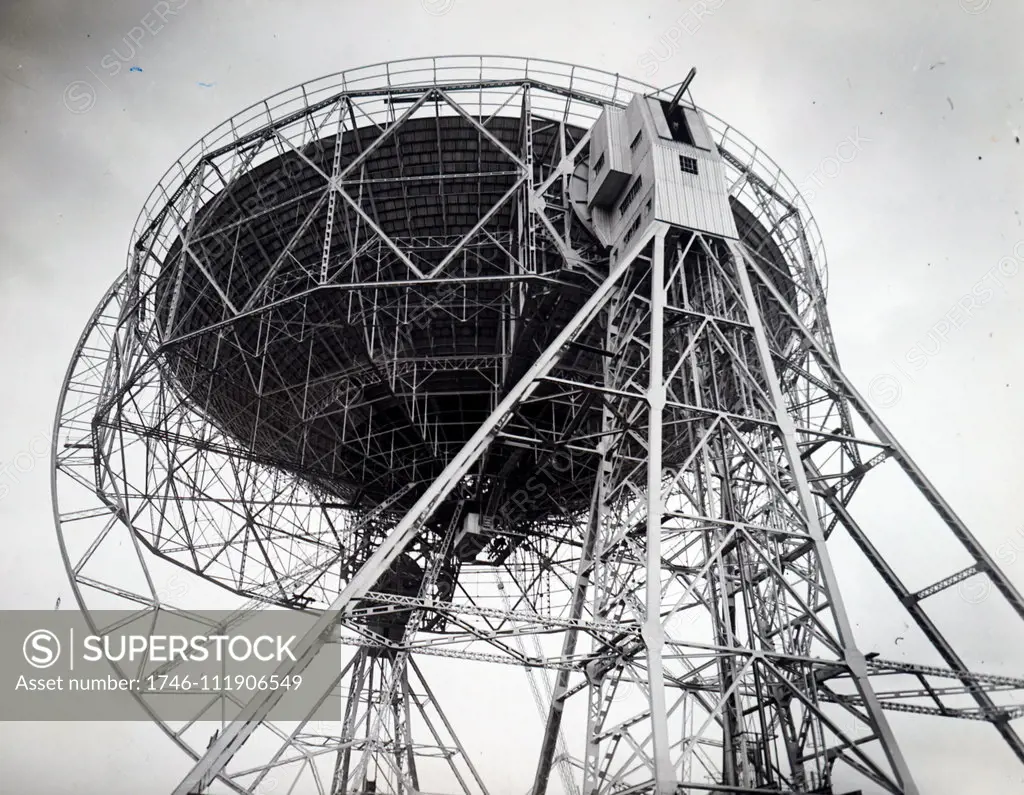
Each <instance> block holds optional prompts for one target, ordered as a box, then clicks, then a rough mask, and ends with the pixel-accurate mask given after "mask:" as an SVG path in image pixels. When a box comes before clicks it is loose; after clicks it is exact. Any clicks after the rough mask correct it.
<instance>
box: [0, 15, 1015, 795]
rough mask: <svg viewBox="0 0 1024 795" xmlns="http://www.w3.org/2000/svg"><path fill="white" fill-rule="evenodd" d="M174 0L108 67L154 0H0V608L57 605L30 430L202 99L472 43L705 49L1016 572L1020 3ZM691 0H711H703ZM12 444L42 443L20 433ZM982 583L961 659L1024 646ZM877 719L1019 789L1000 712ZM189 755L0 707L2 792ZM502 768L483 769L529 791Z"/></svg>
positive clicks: (245, 96) (951, 605) (883, 391)
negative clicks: (996, 718)
mask: <svg viewBox="0 0 1024 795" xmlns="http://www.w3.org/2000/svg"><path fill="white" fill-rule="evenodd" d="M169 5H170V7H171V8H177V9H178V13H177V14H176V15H174V16H168V17H167V21H166V24H164V25H163V26H162V28H161V29H159V30H158V31H157V32H156V33H155V34H154V33H150V32H147V33H146V34H145V36H144V37H143V38H142V39H141V40H140V41H139V42H138V44H136V45H135V50H136V53H135V56H134V57H133V58H131V59H130V60H129V61H127V63H130V64H131V65H136V66H138V67H140V68H141V69H142V71H141V72H137V71H128V69H127V68H123V69H121V70H120V72H119V73H118V74H117V75H116V76H110V70H109V69H105V68H104V66H103V65H102V63H103V61H104V58H105V57H109V56H110V55H111V53H112V52H114V51H115V50H116V51H117V52H118V53H120V54H121V55H122V56H127V54H128V53H129V52H130V50H129V47H130V43H131V41H130V39H127V37H128V33H129V31H130V30H132V29H133V28H136V27H137V26H139V24H140V20H142V19H143V17H145V16H146V15H147V13H149V12H150V11H151V9H152V8H153V6H154V3H153V2H150V1H149V0H142V1H140V0H89V1H88V2H82V1H81V0H31V1H30V0H0V219H2V220H0V373H2V374H3V379H4V381H3V384H4V388H3V390H2V392H0V417H2V420H0V462H2V463H3V464H5V465H7V466H6V468H5V469H3V470H2V471H0V495H3V496H2V498H0V531H2V532H3V534H4V541H5V545H4V550H3V552H2V553H0V608H3V609H16V608H50V607H52V606H53V604H54V602H55V600H56V599H57V597H58V596H63V599H64V607H65V608H68V607H73V605H72V604H71V603H73V598H72V596H71V593H70V589H69V587H68V585H67V574H66V572H65V570H64V567H63V565H62V563H61V559H60V554H59V551H58V546H57V542H56V538H55V533H54V528H53V520H52V513H51V503H50V496H49V461H48V451H47V452H46V453H44V454H42V455H39V454H38V451H42V450H43V448H44V444H43V441H42V440H45V439H46V438H47V437H48V435H49V431H50V427H51V425H52V422H53V413H54V409H55V405H56V401H57V396H58V389H59V385H60V382H61V379H62V378H63V375H64V372H65V368H66V367H67V364H68V361H69V358H70V355H71V353H72V351H73V349H74V345H75V342H76V340H77V337H78V335H79V334H80V332H81V330H82V327H83V325H84V323H85V321H86V320H87V319H88V316H89V314H90V312H91V311H92V309H93V307H94V306H95V304H96V302H97V301H98V299H99V298H100V297H101V296H102V294H103V292H104V290H105V289H106V288H107V286H108V285H109V284H110V282H111V281H112V280H113V278H114V277H115V276H116V275H117V273H118V271H119V269H121V268H122V267H123V265H124V261H125V253H126V247H127V243H128V239H129V235H130V232H131V229H132V227H133V225H134V223H135V220H136V216H137V215H138V212H139V210H140V209H141V207H142V204H143V202H144V200H145V198H146V196H147V195H148V194H149V192H150V190H151V189H152V187H153V186H154V184H155V183H156V181H157V180H158V179H159V178H160V176H161V175H162V174H163V173H164V171H165V170H166V169H167V168H168V166H170V165H171V164H172V163H173V162H174V161H175V160H176V159H177V157H178V156H179V155H180V154H181V153H182V152H183V151H184V150H186V149H187V148H188V147H189V146H190V145H191V144H192V143H193V142H194V141H195V140H196V139H198V138H199V137H200V136H201V135H202V134H203V133H205V132H206V131H207V130H209V129H210V128H212V127H213V126H215V125H216V124H218V123H219V122H221V121H223V120H224V119H226V118H228V117H229V116H231V115H232V114H234V113H236V112H237V111H239V110H241V109H243V108H244V107H246V106H247V105H249V104H251V103H252V102H255V101H257V100H259V99H260V98H262V97H264V96H266V95H268V94H271V93H274V92H276V91H279V90H281V89H284V88H287V87H289V86H291V85H294V84H297V83H300V82H304V81H307V80H310V79H312V78H315V77H318V76H320V75H323V74H327V73H330V72H336V71H339V70H342V69H346V68H350V67H356V66H360V65H363V64H368V63H375V62H379V61H384V60H390V59H399V58H406V57H411V56H422V55H442V54H454V53H481V52H482V53H498V54H509V55H526V56H535V57H545V58H551V59H555V60H560V61H567V62H573V63H579V64H583V65H588V66H592V67H596V68H601V69H606V70H609V71H612V72H620V73H622V74H624V75H628V76H630V77H635V78H638V79H641V80H646V81H648V82H651V83H653V84H656V85H669V84H672V83H675V82H678V81H679V80H681V79H682V78H683V76H684V75H685V74H686V71H687V70H688V69H689V68H690V67H691V66H696V67H697V69H698V76H697V79H696V81H695V83H694V85H693V95H694V97H695V99H696V100H697V102H698V103H699V104H700V105H702V106H704V107H706V108H707V109H709V110H711V111H712V112H714V113H715V114H716V115H718V116H720V117H722V118H724V119H726V120H728V121H729V122H730V123H732V124H733V125H735V126H736V127H738V128H739V129H740V130H742V131H743V132H744V133H746V134H747V135H748V136H749V137H750V138H751V139H753V140H754V141H756V142H757V143H758V144H759V145H760V146H761V147H762V148H763V149H764V150H765V151H767V152H768V153H769V154H770V155H771V156H772V157H773V158H774V159H775V160H776V162H778V163H779V164H780V165H781V166H782V167H783V168H784V169H785V170H786V171H787V173H788V174H789V175H790V177H791V178H792V179H793V181H794V182H795V183H796V184H798V185H803V186H805V187H807V188H808V189H809V190H810V192H812V193H813V198H811V199H810V204H811V206H812V208H813V210H814V213H815V217H816V219H817V221H818V224H819V226H820V228H821V232H822V235H823V237H824V241H825V246H826V251H827V253H828V265H829V274H830V276H829V282H830V287H829V301H828V308H829V313H830V316H831V318H832V324H833V328H834V331H835V336H836V340H837V344H838V346H839V352H840V356H841V359H842V362H843V364H844V367H845V369H846V370H847V372H848V373H849V374H850V375H851V376H852V377H853V379H854V381H855V382H856V383H857V384H859V385H860V386H861V387H862V388H863V389H864V391H865V392H867V393H869V394H871V395H872V397H873V399H874V402H875V404H876V408H877V409H878V411H879V412H880V413H881V415H882V417H883V419H884V420H885V421H886V422H887V423H889V425H890V426H891V428H892V429H893V430H894V431H895V432H896V433H897V434H898V436H899V437H900V439H901V441H902V442H903V444H904V445H905V446H906V447H907V448H908V449H909V450H910V452H911V453H912V454H913V455H914V456H915V458H916V459H917V461H918V462H919V463H920V464H921V465H922V466H923V467H924V469H925V471H926V472H927V473H928V475H929V476H930V477H931V478H932V480H933V481H934V482H935V483H936V484H937V485H938V487H939V488H940V489H941V490H942V491H943V493H944V495H945V496H946V498H947V499H948V500H949V501H950V502H951V503H952V504H953V506H954V507H955V508H956V509H957V510H958V511H959V512H960V514H961V516H962V517H963V518H964V519H965V520H966V521H967V522H968V524H969V526H970V527H971V528H972V529H973V531H974V532H975V533H976V535H977V536H978V537H979V538H980V539H981V540H982V541H983V543H985V545H986V546H987V547H988V548H989V550H990V551H992V552H993V554H996V556H997V559H998V560H999V561H1000V562H1001V563H1003V564H1004V565H1005V569H1006V572H1007V573H1008V575H1009V576H1010V577H1011V578H1012V579H1013V580H1014V581H1015V582H1016V583H1017V584H1018V586H1024V512H1022V511H1021V508H1020V499H1019V492H1020V487H1021V483H1020V473H1021V463H1022V462H1021V450H1022V449H1024V419H1022V413H1021V411H1020V398H1021V395H1022V392H1024V347H1022V346H1021V345H1020V339H1021V333H1022V331H1024V312H1022V308H1024V277H1020V276H1019V275H1016V274H1017V271H1018V270H1019V266H1020V265H1021V263H1024V225H1022V223H1024V221H1022V213H1024V196H1022V192H1024V146H1022V145H1021V143H1020V139H1019V136H1020V135H1021V127H1022V126H1024V49H1022V47H1021V44H1020V34H1021V31H1022V30H1024V3H1020V2H1019V0H900V1H899V2H892V1H891V0H888V1H883V0H871V1H868V0H860V1H859V2H854V1H853V0H849V1H848V2H845V3H840V2H837V1H836V0H786V1H785V2H781V1H776V2H765V0H705V2H704V3H698V4H695V5H691V4H690V3H689V0H679V2H661V1H659V2H648V3H644V2H629V3H627V2H616V3H612V2H604V1H603V0H586V1H585V2H584V1H583V0H580V1H578V2H577V1H575V0H517V1H516V2H514V3H498V2H485V0H401V1H399V0H373V2H361V3H355V2H350V0H328V1H327V2H313V1H312V0H308V1H299V0H296V1H294V2H289V3H284V2H279V3H271V2H268V1H265V0H250V1H249V2H243V1H242V0H217V2H211V1H208V0H188V2H185V0H169ZM701 6H706V7H710V8H712V9H714V12H713V13H710V14H706V15H705V16H703V17H702V18H699V19H698V16H697V14H696V13H695V9H696V8H698V7H701ZM149 19H152V16H151V17H149ZM107 63H110V62H109V61H107ZM96 75H98V76H99V77H101V78H103V80H102V81H100V80H99V79H98V78H97V77H96ZM82 81H84V83H89V84H90V85H91V88H92V90H93V91H94V92H95V94H94V97H92V98H90V99H89V100H88V104H91V107H90V108H89V109H88V111H87V112H80V113H74V112H71V110H69V106H70V107H71V109H72V110H82V109H83V105H82V103H83V102H86V100H83V99H82V96H83V93H82V92H83V91H88V89H87V88H85V87H84V84H83V82H82ZM72 84H74V85H72ZM200 84H208V85H200ZM69 85H71V86H72V87H71V88H68V87H69ZM93 100H94V101H93ZM847 140H855V141H857V143H858V147H857V149H856V152H857V154H856V156H855V157H852V158H850V157H844V159H845V160H846V161H847V162H845V163H843V164H841V168H838V169H837V168H835V167H834V166H833V165H832V164H833V163H835V162H838V161H834V160H830V158H834V157H835V156H836V153H837V150H838V147H840V145H841V144H842V143H843V142H844V141H847ZM849 151H851V150H850V148H849V146H847V148H846V149H844V150H843V153H844V154H846V153H848V152H849ZM979 285H985V286H988V287H990V288H991V295H990V297H989V298H988V299H987V300H986V301H985V302H984V304H983V305H977V304H976V305H975V306H974V308H973V309H970V310H969V311H967V312H963V311H961V312H959V313H958V312H953V313H952V314H950V315H948V318H947V320H946V321H943V317H944V316H947V314H948V313H949V311H950V309H951V308H952V307H954V306H956V304H957V302H958V301H960V299H961V298H962V297H963V296H964V295H966V294H969V293H971V292H972V290H974V291H975V295H977V294H978V292H977V291H978V289H979V287H978V286H979ZM965 305H967V304H965ZM915 368H916V369H915ZM26 451H29V455H30V456H31V457H32V458H33V459H34V461H35V463H34V465H28V464H27V462H28V461H29V460H30V459H29V458H26V456H25V455H21V456H20V457H19V454H23V453H25V452H26ZM33 451H36V452H33ZM16 459H17V460H19V461H20V462H21V464H20V466H19V467H17V468H14V467H13V466H11V464H12V462H13V461H15V460H16ZM19 470H23V471H19ZM857 504H860V505H862V510H863V511H864V513H865V515H867V516H869V517H871V518H872V519H873V520H875V521H876V522H882V523H883V524H884V526H886V527H888V528H889V529H890V530H891V532H892V536H893V539H894V541H893V543H894V544H895V545H896V546H902V548H903V550H904V551H907V550H910V551H911V552H912V554H916V555H919V556H920V557H921V559H922V561H927V560H928V558H929V556H931V555H932V554H933V552H932V549H933V546H932V542H931V541H930V540H929V538H928V537H927V536H924V535H923V534H922V533H923V531H922V530H921V527H919V526H918V525H917V523H916V522H915V520H914V519H913V517H912V516H911V515H910V514H909V513H908V510H909V509H907V508H906V507H905V506H904V505H903V504H902V503H901V502H899V501H898V500H895V499H891V498H889V499H879V500H877V501H876V502H875V503H874V504H866V503H857ZM849 551H850V546H849V544H847V545H845V546H843V545H842V542H838V544H837V547H836V551H834V553H833V554H835V555H836V557H837V568H838V569H839V576H840V580H841V582H842V583H843V584H844V586H846V588H845V591H846V593H847V594H848V597H847V603H848V606H849V608H850V612H851V614H852V618H853V620H854V621H855V622H856V624H857V632H858V640H859V642H860V646H861V648H862V649H863V650H864V651H872V650H878V651H880V652H882V653H883V654H884V655H885V656H894V657H900V656H901V655H905V654H906V651H905V649H903V650H900V649H896V648H895V647H894V646H893V643H894V640H893V639H894V636H896V635H898V634H899V632H900V631H901V628H902V626H903V624H902V618H895V617H894V614H892V613H891V612H890V611H888V610H886V609H884V605H886V604H887V603H886V602H884V601H879V600H878V599H876V598H875V594H876V593H877V590H878V587H879V586H878V585H877V584H876V583H875V582H874V581H869V580H868V579H866V578H865V577H864V574H865V569H864V567H863V566H860V565H858V564H857V563H856V562H855V561H854V560H853V559H852V558H851V559H850V561H848V562H847V561H845V560H844V555H845V554H846V553H848V552H849ZM922 566H923V569H922V570H924V568H928V570H930V567H929V566H925V564H924V562H923V563H922ZM939 568H940V569H941V566H940V567H939ZM942 570H945V571H951V569H948V567H947V569H942ZM924 584H926V583H925V582H921V583H916V585H924ZM969 601H970V600H969V599H968V600H964V599H960V600H957V599H956V598H953V599H952V600H951V601H949V602H947V603H943V604H945V605H947V607H948V609H949V610H950V611H951V615H954V616H955V618H956V620H957V621H958V622H959V628H960V630H961V631H962V633H963V638H964V639H965V642H966V643H968V645H969V646H970V648H971V649H973V650H976V651H977V655H976V656H977V658H978V659H977V660H974V661H972V662H973V663H974V664H976V665H977V666H978V667H979V668H981V669H983V670H992V671H998V672H1000V673H1011V674H1016V675H1022V673H1024V655H1021V654H1020V650H1021V648H1022V645H1024V644H1022V640H1024V638H1022V635H1024V633H1022V632H1021V627H1020V626H1019V624H1016V625H1013V626H1008V625H1006V624H1004V623H1001V622H1000V620H999V619H998V615H999V614H996V613H995V612H985V610H983V609H982V608H986V606H987V605H986V604H982V605H974V604H967V602H969ZM971 611H973V612H971ZM993 616H995V618H993ZM486 681H487V680H486V678H480V679H478V680H473V682H471V683H469V684H467V685H466V687H467V688H470V689H471V690H472V691H473V693H472V696H473V698H477V699H481V698H483V699H486V698H487V690H486V687H487V686H486ZM525 692H526V691H525V689H524V693H525ZM893 726H894V729H895V731H896V733H897V736H898V737H899V739H900V740H901V741H902V744H903V747H904V750H905V753H906V755H907V757H908V761H909V763H910V765H911V767H912V768H913V770H914V772H915V774H916V776H917V779H918V782H919V784H920V785H921V790H922V792H923V793H929V795H954V793H955V794H956V795H990V794H991V793H996V792H999V793H1004V792H1005V793H1011V792H1024V768H1022V767H1021V766H1020V765H1019V764H1018V763H1017V762H1015V761H1014V760H1013V759H1012V758H1011V757H1010V755H1009V753H1008V752H1007V751H1005V750H1004V749H1003V748H1002V747H1001V746H997V745H996V741H997V735H996V734H995V732H994V731H993V730H992V729H991V728H989V727H987V726H984V725H973V724H971V725H968V724H966V723H959V722H942V721H938V722H936V721H935V720H930V721H929V720H923V719H920V718H912V717H906V716H899V715H897V716H895V717H894V718H893ZM183 769H184V760H183V758H182V757H181V755H180V754H179V753H178V752H177V751H176V750H175V749H173V748H172V747H171V744H170V742H169V741H168V740H167V739H166V738H164V737H163V736H162V735H161V734H160V733H159V732H158V730H157V729H155V728H154V727H153V726H151V725H149V724H145V723H137V724H127V725H120V724H117V725H115V724H103V725H99V724H97V725H90V726H85V725H70V724H68V725H63V726H56V725H50V724H13V723H10V724H2V723H0V770H2V776H0V791H3V792H12V793H14V792H17V793H19V795H34V794H35V793H38V794H39V795H51V794H53V795H57V794H58V793H71V792H82V791H90V792H97V791H101V790H102V791H103V792H104V793H109V794H110V795H114V793H125V794H127V793H139V792H157V791H166V790H169V788H170V786H171V785H172V784H174V783H176V781H177V778H176V776H178V777H180V773H181V771H182V770H183ZM101 782H102V783H101ZM509 786H510V789H509V790H508V791H507V792H506V791H502V790H500V789H496V790H495V792H494V795H521V793H522V792H523V790H524V787H520V786H519V785H518V783H517V784H516V785H515V786H514V787H512V785H509Z"/></svg>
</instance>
